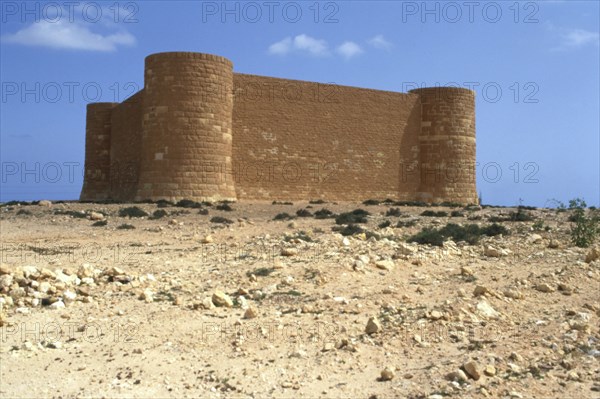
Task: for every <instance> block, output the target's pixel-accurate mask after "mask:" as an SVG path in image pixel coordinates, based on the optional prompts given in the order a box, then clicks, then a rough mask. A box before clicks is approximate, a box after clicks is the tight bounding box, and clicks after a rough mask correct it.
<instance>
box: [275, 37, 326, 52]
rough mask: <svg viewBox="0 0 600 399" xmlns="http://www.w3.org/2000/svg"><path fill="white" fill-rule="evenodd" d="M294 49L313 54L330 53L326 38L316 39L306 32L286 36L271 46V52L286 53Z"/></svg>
mask: <svg viewBox="0 0 600 399" xmlns="http://www.w3.org/2000/svg"><path fill="white" fill-rule="evenodd" d="M292 51H296V52H299V53H302V52H303V53H308V54H310V55H313V56H325V55H329V48H328V46H327V42H326V41H325V40H320V39H315V38H314V37H311V36H308V35H306V34H304V33H303V34H301V35H297V36H296V37H293V38H292V37H286V38H285V39H282V40H280V41H278V42H275V43H273V44H271V45H270V46H269V54H276V55H286V54H288V53H290V52H292Z"/></svg>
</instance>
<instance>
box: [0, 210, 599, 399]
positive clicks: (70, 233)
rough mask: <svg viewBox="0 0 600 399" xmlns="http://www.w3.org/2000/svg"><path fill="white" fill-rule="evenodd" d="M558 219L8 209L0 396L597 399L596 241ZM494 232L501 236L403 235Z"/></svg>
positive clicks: (502, 213)
mask: <svg viewBox="0 0 600 399" xmlns="http://www.w3.org/2000/svg"><path fill="white" fill-rule="evenodd" d="M413 205H414V204H413ZM134 206H136V207H138V208H131V207H134ZM128 207H129V209H126V208H128ZM358 208H361V209H363V210H366V211H368V213H369V214H368V215H364V214H362V213H360V212H356V213H354V214H350V215H348V214H346V215H343V217H342V218H340V217H339V215H341V214H342V213H344V212H351V211H353V210H355V209H358ZM323 209H326V211H323ZM140 210H141V211H143V212H140ZM426 210H428V211H433V212H434V213H428V214H431V215H432V216H422V215H421V214H422V213H423V211H426ZM297 211H298V213H297ZM318 211H320V212H318ZM327 211H330V212H331V213H332V214H329V213H328V212H327ZM436 212H442V213H436ZM444 212H445V213H446V214H444ZM452 212H454V213H452ZM517 213H519V214H526V215H527V216H528V217H527V218H522V219H530V220H525V221H515V220H514V219H515V218H514V215H515V214H517ZM144 214H147V215H145V216H144ZM286 214H287V215H286ZM315 214H317V215H318V217H315V216H314V215H315ZM276 215H278V216H277V218H276ZM353 215H354V216H357V218H354V216H353ZM450 215H452V216H450ZM335 216H338V221H339V222H340V223H341V224H339V225H338V224H336V219H335ZM529 216H531V218H529ZM568 217H569V211H567V212H557V211H556V210H555V209H530V210H525V211H523V212H522V213H521V211H517V210H516V209H510V208H493V207H485V208H483V209H481V208H480V207H470V208H466V209H463V208H449V207H436V208H425V207H420V206H405V205H402V204H391V203H382V204H378V205H370V204H369V205H367V204H360V203H323V204H310V203H308V202H295V203H294V204H293V205H292V204H284V203H278V204H271V203H244V202H242V203H234V204H196V203H192V202H184V203H180V204H179V206H173V205H170V204H167V203H159V204H91V203H77V202H70V203H69V202H65V203H54V204H52V203H49V202H46V201H42V202H40V203H37V204H30V205H24V204H8V205H7V204H4V205H3V206H2V207H1V208H0V218H1V235H2V266H1V267H0V326H1V327H0V332H1V334H0V341H1V342H0V396H1V397H6V398H13V397H28V398H31V397H36V398H37V397H39V398H41V397H54V398H58V397H60V398H71V397H77V398H87V397H90V398H92V397H94V398H96V397H110V398H119V397H139V398H142V397H143V398H150V397H161V398H166V397H228V398H229V397H233V398H266V397H277V398H288V397H289V398H292V397H293V398H298V397H300V398H317V397H322V398H342V397H343V398H444V397H456V398H485V397H490V398H492V397H493V398H592V397H600V365H599V360H600V326H599V322H598V320H599V317H600V260H599V259H598V257H599V256H600V250H598V249H594V248H592V249H581V248H577V247H574V246H572V245H571V243H570V240H569V228H570V222H568ZM275 218H276V219H277V220H274V219H275ZM360 219H363V220H360ZM518 219H519V220H520V219H521V218H518ZM493 221H497V222H498V223H499V224H500V225H502V226H504V227H505V228H506V229H507V230H508V231H507V232H504V234H501V235H495V236H490V237H488V236H485V235H484V236H482V237H481V238H480V239H479V241H478V242H472V243H471V244H468V243H466V242H461V241H459V242H453V241H446V242H445V243H444V244H443V246H441V247H438V246H431V245H425V244H416V243H407V242H406V238H408V237H409V236H411V235H413V234H416V233H418V232H419V231H421V229H422V228H424V227H432V228H441V227H443V226H445V225H446V224H447V223H456V224H460V225H467V224H477V225H479V226H481V227H485V226H489V225H490V224H492V222H493ZM361 222H366V223H361ZM348 224H352V225H351V226H350V227H347V226H348ZM596 244H597V243H596Z"/></svg>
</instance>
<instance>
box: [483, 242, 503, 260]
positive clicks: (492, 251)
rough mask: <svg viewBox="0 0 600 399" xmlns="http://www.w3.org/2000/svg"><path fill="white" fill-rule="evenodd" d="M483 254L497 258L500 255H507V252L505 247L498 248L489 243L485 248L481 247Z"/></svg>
mask: <svg viewBox="0 0 600 399" xmlns="http://www.w3.org/2000/svg"><path fill="white" fill-rule="evenodd" d="M483 254H484V255H485V256H489V257H491V258H499V257H501V256H506V255H508V252H507V251H506V250H505V249H500V248H496V247H493V246H491V245H486V246H485V248H484V249H483Z"/></svg>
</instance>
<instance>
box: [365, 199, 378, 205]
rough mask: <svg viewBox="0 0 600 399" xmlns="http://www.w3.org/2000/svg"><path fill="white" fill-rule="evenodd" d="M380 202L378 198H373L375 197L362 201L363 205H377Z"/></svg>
mask: <svg viewBox="0 0 600 399" xmlns="http://www.w3.org/2000/svg"><path fill="white" fill-rule="evenodd" d="M380 203H381V202H380V201H379V200H375V199H368V200H366V201H363V205H379V204H380Z"/></svg>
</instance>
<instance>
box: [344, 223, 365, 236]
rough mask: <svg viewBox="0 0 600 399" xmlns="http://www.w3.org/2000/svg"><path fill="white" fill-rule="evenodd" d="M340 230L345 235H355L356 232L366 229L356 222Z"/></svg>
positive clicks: (362, 231)
mask: <svg viewBox="0 0 600 399" xmlns="http://www.w3.org/2000/svg"><path fill="white" fill-rule="evenodd" d="M339 232H340V234H341V235H343V236H353V235H355V234H360V233H364V232H365V229H363V228H362V227H360V226H357V225H355V224H349V225H347V226H346V227H344V228H343V229H341V230H340V231H339Z"/></svg>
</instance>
